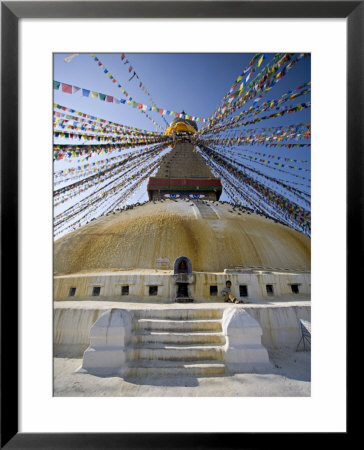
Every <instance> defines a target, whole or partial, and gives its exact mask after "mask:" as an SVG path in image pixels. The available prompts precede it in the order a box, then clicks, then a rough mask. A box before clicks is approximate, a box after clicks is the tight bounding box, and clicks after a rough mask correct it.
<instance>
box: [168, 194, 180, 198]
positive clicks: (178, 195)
mask: <svg viewBox="0 0 364 450" xmlns="http://www.w3.org/2000/svg"><path fill="white" fill-rule="evenodd" d="M164 197H167V198H179V197H181V195H180V194H173V193H172V194H171V193H170V194H164Z"/></svg>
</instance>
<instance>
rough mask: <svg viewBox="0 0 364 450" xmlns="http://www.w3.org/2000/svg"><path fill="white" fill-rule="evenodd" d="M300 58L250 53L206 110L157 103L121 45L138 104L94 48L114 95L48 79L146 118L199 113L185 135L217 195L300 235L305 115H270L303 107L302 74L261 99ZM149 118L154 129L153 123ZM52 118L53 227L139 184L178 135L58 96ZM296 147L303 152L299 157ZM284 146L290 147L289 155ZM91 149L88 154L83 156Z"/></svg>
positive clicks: (73, 224) (306, 222) (305, 199)
mask: <svg viewBox="0 0 364 450" xmlns="http://www.w3.org/2000/svg"><path fill="white" fill-rule="evenodd" d="M77 56H78V54H71V55H69V56H68V57H67V58H65V59H64V60H65V62H66V63H70V62H71V61H72V60H73V59H74V58H75V57H77ZM305 57H307V54H304V53H299V54H293V53H276V54H274V55H270V54H266V53H256V54H254V55H253V56H252V57H251V59H250V61H249V63H248V64H247V65H246V67H245V68H244V69H243V70H242V71H241V72H240V75H239V76H238V77H235V80H234V82H233V83H232V85H231V87H230V89H229V90H228V91H227V92H226V94H225V95H224V97H223V98H222V100H221V101H220V103H219V104H218V106H217V107H216V109H215V110H214V111H213V113H212V114H211V115H210V117H209V118H208V119H204V118H201V117H196V116H191V115H187V114H182V113H178V112H176V111H173V110H166V109H164V108H159V107H158V106H157V104H156V103H155V102H154V100H153V98H152V96H151V94H150V92H149V91H148V89H147V88H146V84H144V80H142V79H141V77H140V74H139V73H138V72H137V71H136V70H135V68H134V67H133V64H132V62H131V61H130V59H129V57H128V56H127V55H125V54H121V66H122V67H125V69H126V70H127V72H128V74H129V78H128V81H127V83H129V84H128V85H130V86H131V85H132V84H133V85H135V84H137V86H138V88H139V89H140V90H141V91H142V92H143V93H144V94H145V95H147V96H148V99H149V104H148V105H146V104H144V103H139V102H137V101H136V100H134V99H133V98H132V97H131V95H130V94H129V93H128V92H127V91H126V89H124V87H123V86H122V85H121V84H120V83H119V81H118V80H117V79H116V78H115V76H114V75H113V74H112V73H111V72H110V71H109V70H108V68H106V67H105V66H104V64H103V63H102V61H101V60H100V58H98V57H96V56H95V55H94V54H91V58H92V59H93V60H94V62H95V63H96V64H97V66H98V67H99V68H100V70H102V71H103V73H104V74H105V76H106V77H108V78H109V79H110V82H111V83H112V84H114V85H115V87H116V88H118V89H119V91H120V92H121V94H122V97H123V98H117V97H115V96H114V95H109V94H105V93H102V92H99V91H95V90H90V89H86V88H84V87H81V86H75V85H73V84H67V83H63V82H62V81H56V80H54V82H53V88H54V90H56V91H57V90H58V91H61V92H64V93H66V94H70V95H79V96H81V97H86V98H93V99H98V100H99V101H103V102H105V103H110V104H111V103H113V104H121V105H128V106H130V107H132V108H136V109H138V110H140V111H141V113H143V114H145V115H146V116H148V118H149V120H151V121H152V122H153V119H152V118H150V116H149V114H150V113H158V114H159V116H160V117H161V119H162V120H163V121H164V122H165V124H166V125H168V122H167V121H166V118H168V117H172V118H176V117H177V118H178V117H180V118H183V119H189V120H193V121H195V122H202V123H203V126H202V127H201V128H200V130H199V131H198V132H197V133H196V134H195V135H194V136H188V139H189V140H190V141H191V142H192V143H193V144H194V145H195V146H196V150H197V151H198V152H200V154H201V155H202V157H203V158H204V159H205V160H206V162H207V163H208V164H209V165H210V167H211V170H212V171H213V173H214V175H215V176H219V177H221V181H222V185H223V189H224V192H225V194H226V195H227V197H228V198H229V199H230V200H231V201H232V202H234V203H236V204H239V205H244V207H246V208H248V209H250V210H251V211H255V212H259V213H262V214H265V215H267V217H270V218H272V219H273V220H276V221H279V222H280V223H283V224H285V225H288V226H289V227H291V228H294V229H296V230H298V231H300V232H302V233H304V234H306V235H308V236H310V233H311V231H310V223H311V217H310V181H311V180H310V178H309V177H310V166H309V164H310V159H309V153H310V148H311V125H310V123H309V122H308V123H307V122H306V123H291V124H289V125H282V123H284V122H282V123H281V122H280V121H279V119H281V118H282V117H285V116H286V115H287V114H294V113H296V114H295V115H294V116H292V118H293V117H300V118H301V117H302V115H299V114H298V113H300V112H301V111H304V110H309V108H310V107H311V102H310V98H309V96H310V92H311V83H310V82H309V81H306V80H305V82H303V83H301V84H300V85H299V86H298V87H296V88H295V89H290V90H288V89H287V90H285V92H284V93H280V94H279V95H277V96H271V95H269V99H266V97H268V95H267V94H268V93H270V91H271V90H272V89H273V88H274V87H275V86H276V85H277V83H279V82H280V80H282V79H283V78H284V77H285V76H286V75H287V74H288V73H289V72H290V71H291V70H293V69H294V67H295V66H296V65H297V63H298V62H299V61H300V60H302V59H303V58H305ZM272 92H273V91H272ZM304 96H306V98H303V97H304ZM290 117H291V116H290ZM304 117H307V114H306V115H304ZM266 120H272V123H278V124H279V123H280V125H277V126H268V127H264V125H263V123H262V124H260V122H263V121H266ZM289 120H290V119H289ZM306 120H307V119H306ZM273 121H276V122H273ZM293 121H294V120H292V122H293ZM296 121H297V120H296ZM301 121H302V119H301ZM286 122H287V121H286ZM290 122H291V120H290ZM153 123H154V124H155V125H156V126H158V128H159V129H160V130H161V131H162V127H161V126H160V125H159V124H157V122H155V121H154V122H153ZM53 124H54V128H53V135H54V138H55V142H54V145H53V157H54V164H55V166H54V167H55V173H54V206H55V208H56V210H55V211H56V214H55V219H54V233H55V236H61V235H64V234H65V233H67V232H69V231H72V230H74V229H76V228H78V227H79V226H82V225H84V224H86V223H88V222H89V221H90V220H93V219H94V218H95V217H97V216H99V215H100V214H108V213H109V212H111V211H115V209H117V208H119V207H120V205H122V204H124V202H126V201H128V199H130V198H131V195H132V194H133V193H134V192H135V191H136V189H139V188H140V187H141V186H142V185H143V183H146V181H147V179H148V178H149V176H151V174H152V173H154V172H155V171H156V170H157V169H158V168H159V166H160V164H161V162H162V161H163V159H164V157H165V154H166V153H168V152H169V151H170V148H171V147H172V146H173V145H174V144H175V142H178V140H179V139H180V137H179V136H166V135H164V134H163V133H162V132H160V131H148V130H143V129H140V128H136V127H133V126H130V125H126V124H120V123H116V122H112V121H109V120H107V119H104V118H100V117H96V116H94V115H90V114H87V113H84V112H80V111H77V110H74V109H72V108H69V107H66V106H63V105H59V104H54V111H53ZM268 124H269V125H270V122H269V123H268ZM62 141H65V142H62ZM71 141H75V142H74V143H71ZM265 148H269V149H270V150H268V151H267V150H265ZM301 149H303V150H302V151H304V153H305V156H304V157H301V156H300V155H301V152H300V151H301ZM286 150H290V152H289V154H288V152H286ZM295 150H297V151H295ZM275 152H277V154H276V153H275ZM103 155H104V156H103ZM95 156H97V157H98V160H92V159H90V158H93V157H95ZM100 157H101V158H102V159H100ZM95 159H96V158H95ZM61 161H65V162H67V165H69V166H70V167H64V165H63V166H61V167H62V169H61V170H58V167H59V166H58V164H60V162H61ZM306 174H307V175H306ZM304 175H306V176H304ZM295 180H296V181H295ZM75 200H77V201H75ZM59 209H60V211H59Z"/></svg>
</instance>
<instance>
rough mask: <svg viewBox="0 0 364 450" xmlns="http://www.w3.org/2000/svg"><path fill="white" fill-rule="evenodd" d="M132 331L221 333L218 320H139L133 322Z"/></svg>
mask: <svg viewBox="0 0 364 450" xmlns="http://www.w3.org/2000/svg"><path fill="white" fill-rule="evenodd" d="M132 329H133V331H139V330H150V331H173V332H175V333H178V332H190V331H217V332H221V331H222V327H221V321H220V320H210V319H209V320H168V319H163V320H162V319H139V320H134V321H133V327H132Z"/></svg>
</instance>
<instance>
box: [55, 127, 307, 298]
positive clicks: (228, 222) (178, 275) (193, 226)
mask: <svg viewBox="0 0 364 450" xmlns="http://www.w3.org/2000/svg"><path fill="white" fill-rule="evenodd" d="M186 122H187V121H186V120H181V119H175V120H174V121H173V122H172V123H171V126H170V127H169V132H172V133H173V132H178V133H179V134H178V135H177V138H176V142H175V144H174V146H173V149H172V150H171V151H170V152H169V153H168V154H167V155H166V157H165V158H164V160H163V162H162V164H161V166H160V168H159V170H158V172H157V173H156V175H155V176H154V177H150V179H149V182H148V186H147V189H148V195H149V202H146V203H144V204H141V205H137V206H134V207H130V208H128V209H126V210H124V211H121V212H113V213H110V214H108V215H107V216H103V217H100V218H98V219H97V220H94V221H92V222H91V223H89V224H87V225H85V226H83V227H81V228H80V229H78V230H76V231H74V232H72V233H70V234H68V235H67V236H65V237H62V238H61V239H59V240H57V241H56V242H55V244H54V272H55V279H54V296H55V299H74V300H76V299H77V298H94V297H99V298H100V299H102V298H108V299H110V298H112V299H119V300H121V301H123V300H128V301H139V300H152V301H160V302H162V303H168V302H174V301H175V300H176V299H178V298H180V299H182V298H186V300H187V301H189V300H192V299H193V300H194V301H200V300H201V301H209V300H210V301H216V300H217V299H218V300H219V301H221V296H220V294H219V292H220V291H221V289H222V288H223V287H224V286H225V282H226V280H227V279H229V280H230V281H231V282H232V288H233V291H234V292H235V295H236V296H237V297H239V298H244V299H249V301H254V300H256V299H260V300H262V299H267V300H269V299H271V298H272V297H275V298H285V297H292V295H293V296H296V297H297V298H299V297H300V296H305V297H306V298H307V297H309V295H310V239H309V238H308V237H307V236H305V235H303V234H301V233H299V232H298V231H295V230H293V229H290V228H289V227H287V226H285V225H282V224H280V223H276V222H275V221H273V220H272V219H270V218H268V217H265V216H264V215H259V214H256V213H254V212H252V211H251V210H249V209H247V208H243V207H238V206H234V205H231V204H229V203H227V202H219V198H220V195H221V192H222V185H221V180H220V179H219V178H216V177H214V176H213V174H212V172H211V169H210V167H209V166H208V165H207V164H206V162H205V161H204V159H203V157H202V156H201V155H200V154H199V153H198V152H197V150H196V147H195V146H194V144H193V131H194V130H195V129H197V125H196V123H194V122H192V121H188V122H187V123H186ZM181 130H182V134H181ZM191 130H193V131H191ZM181 264H182V266H183V269H181ZM185 268H187V269H185ZM183 272H184V273H183ZM183 280H184V281H183ZM180 283H185V284H186V285H187V286H181V285H180Z"/></svg>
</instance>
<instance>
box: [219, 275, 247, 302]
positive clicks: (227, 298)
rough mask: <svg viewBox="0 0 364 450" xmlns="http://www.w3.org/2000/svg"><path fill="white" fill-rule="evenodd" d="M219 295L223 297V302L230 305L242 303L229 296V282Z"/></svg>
mask: <svg viewBox="0 0 364 450" xmlns="http://www.w3.org/2000/svg"><path fill="white" fill-rule="evenodd" d="M221 294H222V295H223V296H224V297H225V298H224V300H225V302H230V303H244V302H243V301H242V300H238V299H237V298H235V297H234V296H233V295H232V294H231V281H229V280H228V281H227V282H226V285H225V287H224V289H223V290H222V291H221Z"/></svg>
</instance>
